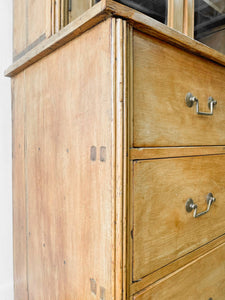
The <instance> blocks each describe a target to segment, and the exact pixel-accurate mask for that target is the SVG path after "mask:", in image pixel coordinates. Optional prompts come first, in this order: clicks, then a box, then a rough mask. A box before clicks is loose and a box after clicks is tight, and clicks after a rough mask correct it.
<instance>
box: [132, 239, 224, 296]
mask: <svg viewBox="0 0 225 300" xmlns="http://www.w3.org/2000/svg"><path fill="white" fill-rule="evenodd" d="M224 295H225V244H223V245H221V246H219V247H217V248H216V249H215V250H212V251H210V252H209V253H208V254H206V255H204V256H202V257H200V258H199V259H197V260H196V261H194V262H193V263H191V264H189V265H187V266H186V267H184V268H182V269H181V270H180V271H178V272H176V273H175V274H172V275H171V276H170V277H169V278H165V280H162V281H161V282H159V283H158V284H155V285H154V286H153V287H152V288H149V289H146V290H145V291H143V292H142V293H140V294H139V295H136V296H134V297H133V298H132V299H133V300H149V299H155V300H159V299H160V300H167V299H174V300H182V299H188V300H205V299H210V297H211V298H212V299H220V300H222V299H224Z"/></svg>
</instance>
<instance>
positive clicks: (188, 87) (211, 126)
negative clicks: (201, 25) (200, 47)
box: [133, 31, 225, 147]
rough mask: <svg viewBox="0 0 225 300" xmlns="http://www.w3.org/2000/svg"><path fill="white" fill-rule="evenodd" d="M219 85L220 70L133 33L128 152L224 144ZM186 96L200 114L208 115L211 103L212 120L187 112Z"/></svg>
mask: <svg viewBox="0 0 225 300" xmlns="http://www.w3.org/2000/svg"><path fill="white" fill-rule="evenodd" d="M212 74H213V76H212ZM224 82H225V68H224V67H222V66H219V65H216V64H214V63H211V62H209V61H206V60H204V59H201V58H199V57H197V56H194V55H190V54H188V53H186V52H184V51H182V50H180V49H178V48H175V47H173V46H170V45H168V44H166V43H164V42H161V41H159V40H156V39H154V38H151V37H149V36H147V35H144V34H142V33H139V32H137V31H135V32H134V133H133V134H134V147H147V146H184V145H188V146H192V145H194V146H196V145H223V144H225V135H224V132H225V123H224V114H225V94H224ZM188 92H191V93H192V94H193V95H194V96H196V97H197V98H198V99H199V102H200V111H206V112H208V111H209V108H208V97H209V96H212V97H214V99H216V100H217V101H218V103H217V105H216V106H215V109H214V115H213V116H200V115H197V114H196V107H195V104H194V106H193V107H191V108H189V107H188V106H187V105H186V104H185V96H186V94H187V93H188ZM206 133H207V134H206Z"/></svg>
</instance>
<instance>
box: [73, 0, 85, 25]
mask: <svg viewBox="0 0 225 300" xmlns="http://www.w3.org/2000/svg"><path fill="white" fill-rule="evenodd" d="M71 2H72V10H71V11H70V12H69V22H71V21H73V20H74V19H76V18H77V17H79V16H80V15H82V14H83V13H84V12H85V11H86V10H88V8H89V7H90V0H72V1H71Z"/></svg>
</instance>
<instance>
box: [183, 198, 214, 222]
mask: <svg viewBox="0 0 225 300" xmlns="http://www.w3.org/2000/svg"><path fill="white" fill-rule="evenodd" d="M215 201H216V198H214V197H213V194H212V193H209V194H208V195H207V197H206V202H207V204H208V206H207V209H206V210H205V211H202V212H200V213H198V214H197V208H198V206H197V204H195V203H194V202H193V200H192V199H191V198H189V199H188V200H187V202H186V205H185V207H186V211H187V212H191V211H192V210H193V209H194V214H193V217H194V218H197V217H200V216H202V215H205V214H206V213H207V212H208V211H209V209H210V207H211V205H212V203H213V202H215Z"/></svg>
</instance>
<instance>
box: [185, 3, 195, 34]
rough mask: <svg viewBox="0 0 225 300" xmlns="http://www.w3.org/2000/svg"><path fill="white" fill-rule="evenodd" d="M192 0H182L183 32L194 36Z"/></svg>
mask: <svg viewBox="0 0 225 300" xmlns="http://www.w3.org/2000/svg"><path fill="white" fill-rule="evenodd" d="M194 7H195V5H194V0H184V20H183V33H184V34H186V35H188V36H190V37H191V38H194Z"/></svg>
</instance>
